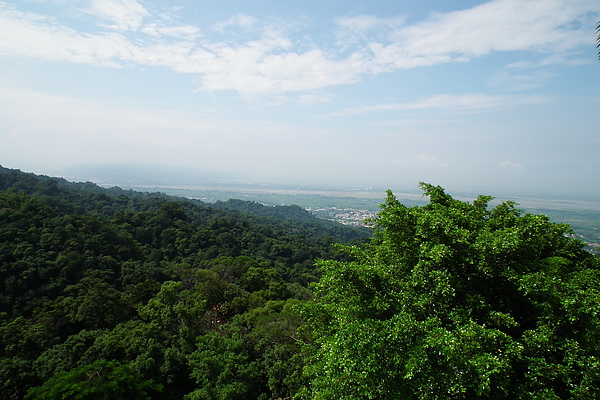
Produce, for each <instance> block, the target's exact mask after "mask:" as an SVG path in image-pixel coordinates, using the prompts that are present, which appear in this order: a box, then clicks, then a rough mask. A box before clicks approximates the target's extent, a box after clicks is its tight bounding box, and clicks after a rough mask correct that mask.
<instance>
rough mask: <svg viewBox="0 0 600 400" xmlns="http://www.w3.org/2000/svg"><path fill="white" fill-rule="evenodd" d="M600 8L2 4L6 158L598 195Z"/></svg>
mask: <svg viewBox="0 0 600 400" xmlns="http://www.w3.org/2000/svg"><path fill="white" fill-rule="evenodd" d="M599 11H600V3H598V0H492V1H488V2H484V1H467V0H465V1H454V0H453V1H430V0H425V1H424V0H419V1H416V0H411V1H408V0H395V1H390V0H385V1H381V0H371V1H365V0H339V1H338V0H331V1H330V0H318V1H311V0H303V1H283V0H254V1H247V0H231V1H230V0H223V1H220V2H218V1H214V0H212V1H199V0H168V1H167V0H160V1H159V0H91V1H90V0H20V1H9V2H0V71H2V73H1V74H0V164H1V165H3V166H6V167H9V168H19V169H22V170H25V171H32V172H40V173H48V174H55V173H56V172H57V171H61V170H64V169H66V168H69V167H73V166H78V165H83V164H86V163H97V162H107V163H124V162H127V163H139V164H158V165H165V166H167V165H168V166H174V167H185V168H189V169H190V170H204V171H220V172H227V173H232V174H233V175H235V176H246V177H257V178H261V179H272V180H276V181H281V182H304V183H339V184H360V185H368V186H379V185H381V186H387V187H392V188H393V187H398V186H403V185H404V186H411V187H415V186H416V184H417V182H418V181H427V182H431V183H434V184H440V185H442V186H444V187H446V188H473V189H476V190H478V189H482V190H486V189H488V188H498V189H502V190H513V189H514V190H521V191H522V190H524V188H531V189H532V190H550V191H552V190H558V191H577V192H578V191H580V192H586V193H590V192H592V193H598V194H600V63H599V62H598V54H597V50H596V48H595V38H596V33H595V32H594V28H595V27H596V25H597V23H598V20H600V13H599Z"/></svg>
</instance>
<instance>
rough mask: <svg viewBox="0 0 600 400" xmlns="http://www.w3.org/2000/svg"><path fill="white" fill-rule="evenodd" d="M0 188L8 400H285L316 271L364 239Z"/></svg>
mask: <svg viewBox="0 0 600 400" xmlns="http://www.w3.org/2000/svg"><path fill="white" fill-rule="evenodd" d="M0 189H1V191H0V282H1V284H2V292H1V294H0V312H1V313H2V314H0V318H1V327H0V341H1V348H0V357H1V360H2V361H1V364H0V385H1V388H0V393H1V394H0V397H1V398H6V399H9V398H11V399H18V398H23V397H24V396H25V395H26V393H27V391H28V390H29V389H30V388H32V387H36V386H42V385H44V384H45V386H43V389H39V390H37V391H32V392H30V396H32V398H60V396H59V395H58V394H56V393H59V392H60V393H62V392H63V391H64V392H66V391H68V390H75V391H85V390H89V391H90V393H92V392H93V391H99V392H102V391H103V390H104V391H106V390H109V389H107V388H103V385H104V384H106V385H109V383H110V384H111V385H112V384H114V385H117V386H118V388H119V390H123V393H124V395H123V396H124V397H123V398H129V394H128V395H125V393H136V396H138V397H139V398H146V397H148V396H150V397H152V398H166V399H168V398H172V399H181V398H183V396H184V395H188V394H189V398H232V399H233V398H239V399H244V398H259V397H260V398H276V397H286V396H289V395H291V394H292V393H294V392H295V391H296V390H297V389H298V387H299V386H300V385H301V379H300V376H301V374H300V371H301V369H302V365H303V364H302V361H301V359H300V358H299V344H298V340H299V339H298V337H297V336H296V335H297V334H296V328H297V326H298V325H299V324H300V319H299V317H298V316H297V315H296V314H294V313H293V312H292V311H291V306H292V305H293V304H295V303H297V302H298V301H303V300H306V299H309V298H310V297H311V293H310V291H309V290H308V289H307V285H308V284H309V283H311V282H314V281H316V280H317V275H318V273H317V272H316V271H315V267H314V262H315V260H316V259H317V258H320V257H325V258H329V257H338V258H339V252H338V251H336V250H335V249H334V248H333V246H332V245H333V243H335V242H338V241H341V240H346V239H353V240H361V238H365V237H366V236H367V235H369V234H370V231H368V230H357V229H353V228H348V227H344V226H339V227H336V226H334V225H332V224H331V223H329V222H327V221H323V224H322V225H320V220H318V219H316V218H315V217H313V216H311V215H310V214H308V213H306V212H304V210H301V209H300V210H298V209H297V208H295V207H277V208H275V207H269V210H268V211H270V212H271V214H272V215H264V216H261V215H260V213H257V212H250V211H251V210H252V209H255V208H257V207H258V208H261V207H263V206H261V205H257V204H247V205H245V207H247V208H248V210H246V211H247V212H246V211H245V210H243V209H240V206H242V205H243V202H237V203H236V204H237V205H238V207H236V209H235V210H234V209H233V208H232V207H213V206H211V205H208V204H204V203H202V202H199V201H194V202H192V201H188V200H185V199H181V198H175V197H171V196H166V195H163V194H160V193H153V194H149V193H138V192H133V191H125V190H121V189H119V188H112V189H103V188H100V187H98V186H96V185H94V184H92V183H70V182H67V181H65V180H62V179H55V178H49V177H43V176H35V175H32V174H24V173H21V172H20V171H14V170H7V169H3V170H2V171H1V173H0ZM287 211H290V212H287ZM298 216H301V218H298ZM365 229H366V228H365ZM98 371H101V373H100V372H99V375H98V382H96V381H95V380H94V379H91V380H89V381H88V380H87V378H85V377H87V376H89V375H90V374H92V373H93V372H98ZM83 378H85V379H83ZM111 382H112V383H111ZM217 382H218V383H217ZM86 385H87V386H86ZM88 386H89V387H88ZM75 387H76V388H75ZM50 388H52V389H51V390H50ZM74 388H75V389H74ZM55 392H56V393H55ZM50 393H55V394H50ZM250 394H252V395H250ZM57 396H58V397H57ZM138 397H136V398H138ZM82 398H92V397H85V396H84V397H82Z"/></svg>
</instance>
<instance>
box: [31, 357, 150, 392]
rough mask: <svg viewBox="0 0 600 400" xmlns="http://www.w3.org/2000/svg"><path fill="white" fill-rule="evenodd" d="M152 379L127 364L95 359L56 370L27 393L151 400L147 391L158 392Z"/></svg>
mask: <svg viewBox="0 0 600 400" xmlns="http://www.w3.org/2000/svg"><path fill="white" fill-rule="evenodd" d="M160 390H161V388H160V386H157V385H156V384H154V383H153V382H152V381H149V380H144V379H143V378H142V376H141V375H139V374H137V373H135V372H134V371H133V370H132V369H130V368H129V367H127V365H122V364H120V363H119V362H117V361H106V360H100V361H96V362H94V363H93V364H90V365H84V366H81V367H77V368H75V369H73V370H71V371H66V372H59V373H57V374H56V375H54V376H53V377H52V378H50V379H49V380H47V381H46V382H45V383H44V384H43V385H42V386H39V387H35V388H32V389H30V390H29V392H28V393H27V396H26V398H27V399H33V400H75V399H86V400H112V399H134V400H147V399H150V396H149V394H150V393H156V392H157V391H160Z"/></svg>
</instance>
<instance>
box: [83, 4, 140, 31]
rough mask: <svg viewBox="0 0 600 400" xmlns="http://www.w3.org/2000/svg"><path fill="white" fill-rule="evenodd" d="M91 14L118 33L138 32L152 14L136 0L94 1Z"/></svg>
mask: <svg viewBox="0 0 600 400" xmlns="http://www.w3.org/2000/svg"><path fill="white" fill-rule="evenodd" d="M87 12H88V13H89V14H92V15H95V16H96V17H99V18H102V19H104V20H107V21H108V23H109V25H107V26H108V27H109V28H111V29H114V30H117V31H127V30H134V31H136V30H138V29H139V28H140V27H141V26H142V23H143V22H144V18H146V17H149V16H150V13H149V12H148V10H146V9H145V8H144V6H143V5H141V4H140V3H138V2H137V1H136V0H92V1H91V3H90V6H89V8H88V9H87Z"/></svg>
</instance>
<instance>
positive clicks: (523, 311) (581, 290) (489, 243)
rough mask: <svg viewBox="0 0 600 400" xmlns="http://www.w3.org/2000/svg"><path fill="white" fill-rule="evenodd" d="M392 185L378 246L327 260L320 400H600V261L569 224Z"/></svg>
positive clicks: (313, 388) (315, 351) (311, 389)
mask: <svg viewBox="0 0 600 400" xmlns="http://www.w3.org/2000/svg"><path fill="white" fill-rule="evenodd" d="M421 187H422V189H423V190H424V193H425V195H427V196H429V198H430V203H429V204H428V205H426V206H423V207H411V208H408V207H406V206H404V205H402V204H400V202H398V200H397V199H396V198H395V197H394V195H393V194H392V193H391V192H388V196H387V199H386V202H385V204H383V205H382V209H381V212H380V213H379V216H378V217H377V218H376V219H375V220H374V221H373V223H374V227H375V228H376V233H375V236H374V238H373V240H372V242H371V244H370V245H368V246H366V247H365V248H364V249H363V248H357V247H350V248H346V249H345V250H346V251H347V252H348V253H350V254H351V255H352V256H353V257H354V261H351V262H339V261H321V262H320V263H319V265H320V267H321V270H322V274H323V275H322V278H321V280H320V282H319V283H318V284H317V285H316V299H315V301H314V302H312V303H309V305H308V306H306V307H305V308H304V310H303V316H304V317H305V318H306V319H307V325H306V328H307V329H309V330H311V331H312V338H313V339H312V341H310V342H309V343H308V344H307V345H306V346H305V349H304V351H305V354H306V357H307V361H306V363H305V365H306V366H305V374H306V375H307V377H308V378H309V379H310V385H309V386H308V387H307V388H306V389H305V390H304V392H303V393H301V395H300V397H303V398H311V399H317V400H318V399H355V400H356V399H390V398H402V399H444V398H451V399H514V398H519V399H559V398H561V399H562V398H581V399H584V398H585V399H592V398H600V351H599V347H598V343H599V340H600V320H599V316H600V268H599V263H598V259H595V258H594V257H593V256H591V255H590V254H588V253H586V252H585V251H584V250H583V249H582V243H581V242H579V241H577V240H575V239H571V238H569V237H568V236H567V235H566V234H568V233H569V232H570V228H569V227H568V226H567V225H562V224H555V223H552V222H550V221H549V219H548V218H547V217H545V216H542V215H531V214H524V213H523V212H522V211H520V210H519V209H517V208H516V207H515V206H516V205H515V204H514V203H512V202H504V203H501V204H499V205H498V206H496V207H495V208H493V209H491V210H488V202H489V201H490V200H491V199H492V198H491V197H486V196H480V197H479V198H478V199H476V200H475V201H473V202H472V203H468V202H463V201H459V200H456V199H454V198H452V197H451V196H449V195H448V194H446V193H445V192H444V190H443V189H442V188H441V187H438V186H432V185H429V184H421Z"/></svg>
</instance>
